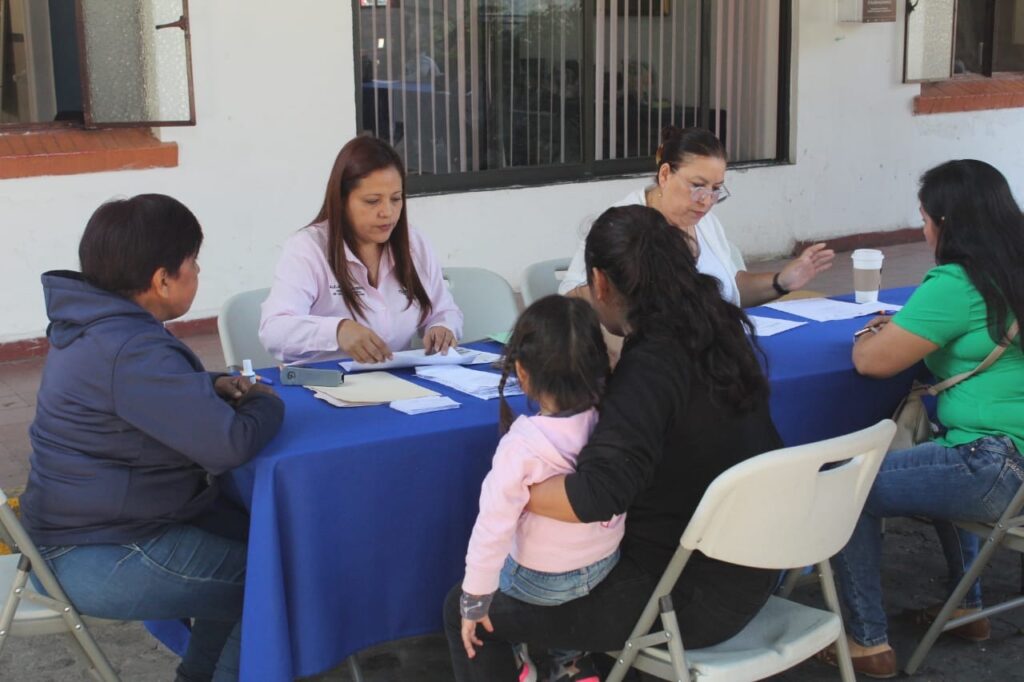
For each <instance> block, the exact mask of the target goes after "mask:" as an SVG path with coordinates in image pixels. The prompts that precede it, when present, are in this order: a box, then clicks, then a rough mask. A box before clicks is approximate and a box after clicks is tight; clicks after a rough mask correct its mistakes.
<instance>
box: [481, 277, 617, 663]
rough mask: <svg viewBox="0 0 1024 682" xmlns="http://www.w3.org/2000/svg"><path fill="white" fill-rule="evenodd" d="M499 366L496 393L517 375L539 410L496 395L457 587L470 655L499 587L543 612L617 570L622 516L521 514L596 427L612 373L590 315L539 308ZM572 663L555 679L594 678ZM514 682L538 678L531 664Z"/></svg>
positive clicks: (564, 656)
mask: <svg viewBox="0 0 1024 682" xmlns="http://www.w3.org/2000/svg"><path fill="white" fill-rule="evenodd" d="M504 363H505V374H504V376H503V377H502V382H501V387H502V388H504V384H505V379H506V378H507V377H508V375H509V374H510V373H511V372H512V371H513V370H514V371H515V373H516V375H517V377H518V379H519V383H520V386H521V387H522V389H523V391H524V392H525V393H526V395H527V397H529V398H530V399H531V400H533V401H534V402H536V403H538V404H539V406H540V413H539V414H537V415H534V416H526V415H522V416H519V417H518V418H516V419H515V421H514V422H513V421H512V418H513V414H512V411H511V409H510V408H509V406H508V404H507V403H506V402H505V399H504V396H502V399H501V428H502V431H504V432H505V435H504V436H503V437H502V439H501V442H500V443H498V449H497V451H496V452H495V454H494V460H493V462H492V464H491V471H490V473H488V474H487V477H486V478H485V479H484V482H483V487H482V489H481V492H480V513H479V515H478V516H477V519H476V525H475V526H473V534H472V536H471V537H470V540H469V549H468V551H467V553H466V575H465V577H464V579H463V581H462V600H461V607H462V617H463V620H462V636H463V642H464V643H465V644H466V648H467V651H472V644H473V643H474V640H475V639H476V637H475V632H476V625H477V623H483V625H484V627H488V626H489V625H490V620H489V619H488V617H487V611H488V608H489V606H490V603H491V598H492V596H493V594H494V592H495V591H496V590H498V589H500V590H501V591H502V592H504V593H505V594H507V595H509V596H511V597H515V598H516V599H520V600H522V601H525V602H527V603H530V604H539V605H542V606H555V605H558V604H563V603H565V602H567V601H571V600H572V599H576V598H578V597H582V596H584V595H586V594H588V593H589V592H590V591H591V590H592V589H593V588H594V587H595V586H596V585H597V584H598V583H599V582H601V580H603V579H604V578H605V576H607V575H608V573H609V572H610V571H611V569H612V568H613V567H614V566H615V563H616V562H617V561H618V558H619V542H620V541H621V540H622V534H623V530H624V528H623V526H624V523H623V520H624V519H623V517H616V518H614V519H612V520H611V521H608V522H604V523H586V524H583V523H568V522H565V521H557V520H555V519H551V518H548V517H544V516H538V515H536V514H532V513H530V512H528V511H526V510H525V507H526V504H527V502H529V499H530V486H531V485H533V484H535V483H539V482H541V481H543V480H545V479H548V478H550V477H552V476H555V475H558V474H568V473H572V472H573V471H574V470H575V467H576V457H577V455H578V454H579V452H580V450H581V449H582V448H583V446H584V445H586V443H587V440H588V439H589V438H590V433H591V431H593V429H594V425H595V424H596V423H597V409H596V407H595V405H596V404H597V402H598V400H599V398H600V396H601V393H602V391H603V389H604V384H605V381H606V380H607V377H608V371H609V370H608V353H607V350H606V348H605V344H604V340H603V339H602V337H601V328H600V325H599V324H598V320H597V315H596V314H595V313H594V310H593V309H592V308H591V307H590V305H589V304H588V303H587V302H586V301H584V300H582V299H577V298H565V297H562V296H548V297H546V298H542V299H540V300H538V301H536V302H535V303H533V305H531V306H530V307H528V308H527V309H526V310H525V311H523V313H522V315H520V317H519V319H518V320H517V321H516V326H515V328H514V329H513V331H512V336H511V338H510V339H509V342H508V344H507V345H506V348H505V358H504ZM575 658H576V656H575V654H574V652H569V653H566V652H560V654H559V655H556V663H559V664H560V665H562V667H563V669H564V670H563V672H566V671H568V674H565V675H564V676H562V677H559V679H565V680H579V681H583V680H591V679H594V680H596V679H597V678H596V676H594V675H592V674H591V673H590V672H589V671H584V670H582V669H580V670H577V666H576V665H575V663H576V661H575V660H574V659H575ZM524 659H525V655H524ZM583 667H584V666H583V665H580V666H579V668H583ZM520 679H521V680H527V679H530V680H532V679H535V677H534V672H533V670H532V666H530V665H529V664H528V659H525V660H524V668H523V673H522V674H521V676H520Z"/></svg>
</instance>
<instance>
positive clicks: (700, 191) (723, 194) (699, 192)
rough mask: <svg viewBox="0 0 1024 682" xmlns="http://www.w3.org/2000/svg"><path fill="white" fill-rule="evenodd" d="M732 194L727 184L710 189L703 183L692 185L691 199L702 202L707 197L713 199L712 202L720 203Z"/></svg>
mask: <svg viewBox="0 0 1024 682" xmlns="http://www.w3.org/2000/svg"><path fill="white" fill-rule="evenodd" d="M729 196H730V194H729V190H727V189H726V188H725V185H719V186H718V188H716V189H710V188H708V187H703V186H701V185H690V199H692V200H693V201H695V202H697V203H698V204H699V203H702V202H703V201H704V200H705V199H709V198H710V199H711V203H712V204H720V203H722V202H723V201H725V200H726V199H728V198H729Z"/></svg>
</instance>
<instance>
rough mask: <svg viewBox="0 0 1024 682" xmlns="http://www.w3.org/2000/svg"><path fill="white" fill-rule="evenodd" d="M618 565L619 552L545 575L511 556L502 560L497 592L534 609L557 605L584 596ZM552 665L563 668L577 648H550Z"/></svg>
mask: <svg viewBox="0 0 1024 682" xmlns="http://www.w3.org/2000/svg"><path fill="white" fill-rule="evenodd" d="M618 562H619V550H615V551H614V552H612V553H611V554H609V555H608V556H606V557H605V558H604V559H601V560H599V561H595V562H594V563H592V564H590V565H589V566H584V567H583V568H577V569H575V570H573V571H566V572H565V573H545V572H543V571H534V570H533V569H530V568H526V567H525V566H520V565H519V563H517V562H516V561H515V560H514V559H513V558H512V557H511V556H510V557H508V558H507V559H505V565H504V566H502V568H501V576H500V577H499V579H498V589H499V590H501V591H502V592H503V593H504V594H507V595H508V596H510V597H513V598H515V599H518V600H519V601H522V602H526V603H527V604H535V605H537V606H558V605H559V604H564V603H566V602H567V601H572V600H573V599H578V598H580V597H585V596H586V595H588V594H590V591H591V590H592V589H594V588H595V587H597V585H598V583H600V582H601V581H602V580H604V579H605V578H606V577H607V576H608V574H609V573H611V571H612V569H613V568H615V564H617V563H618ZM549 653H550V655H551V657H552V659H553V660H554V662H555V664H556V665H565V664H567V663H568V662H570V661H572V660H573V659H574V658H576V657H577V656H579V655H580V654H581V653H582V652H581V651H579V650H578V649H551V651H550V652H549Z"/></svg>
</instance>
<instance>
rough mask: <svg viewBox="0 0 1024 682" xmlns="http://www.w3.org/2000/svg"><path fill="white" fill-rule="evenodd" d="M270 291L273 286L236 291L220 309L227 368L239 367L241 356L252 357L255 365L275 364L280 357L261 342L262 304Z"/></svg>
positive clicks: (218, 324) (242, 358) (244, 357)
mask: <svg viewBox="0 0 1024 682" xmlns="http://www.w3.org/2000/svg"><path fill="white" fill-rule="evenodd" d="M269 295H270V289H253V290H252V291H243V292H242V293H240V294H235V295H234V296H232V297H231V298H229V299H228V300H227V301H225V302H224V305H223V306H222V307H221V309H220V315H218V316H217V331H218V332H219V333H220V346H221V348H222V349H223V350H224V363H225V364H226V365H227V367H228V369H235V370H240V369H241V368H242V360H244V359H246V358H249V359H251V360H252V366H253V367H256V368H260V367H274V366H276V365H277V364H278V361H277V359H276V358H275V357H274V356H272V355H271V354H270V353H268V352H267V349H266V348H264V347H263V345H262V344H261V343H260V337H259V328H260V305H262V303H263V301H265V300H266V299H267V296H269Z"/></svg>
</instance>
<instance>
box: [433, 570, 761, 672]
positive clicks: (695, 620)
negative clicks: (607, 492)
mask: <svg viewBox="0 0 1024 682" xmlns="http://www.w3.org/2000/svg"><path fill="white" fill-rule="evenodd" d="M701 559H702V560H703V561H701ZM737 571H740V572H741V573H740V574H738V575H741V576H742V578H741V579H740V580H739V581H738V583H739V584H737V581H731V580H729V579H728V578H727V576H728V575H729V574H736V573H737ZM776 576H777V573H775V572H769V571H753V570H752V569H740V568H739V567H738V566H725V565H724V564H720V563H718V562H715V561H709V560H707V559H705V558H704V557H694V560H692V561H691V562H690V565H689V566H687V568H686V569H685V570H684V571H683V575H682V577H681V578H680V580H679V582H678V583H677V584H676V588H675V589H674V590H673V591H672V599H673V603H674V605H675V609H676V616H677V617H678V619H679V627H680V630H681V631H682V636H683V644H684V645H685V646H687V647H693V648H699V647H704V646H710V645H711V644H716V643H718V642H721V641H724V640H726V639H728V638H729V637H732V636H733V635H734V634H736V633H737V632H739V631H740V630H742V629H743V627H744V626H745V625H746V624H747V623H748V622H750V619H751V618H753V616H754V615H755V614H756V613H757V612H758V610H760V608H761V606H763V605H764V602H765V601H766V600H767V598H768V595H769V594H770V593H771V590H772V588H773V587H774V585H775V582H776ZM659 577H660V575H657V576H652V575H650V574H649V573H647V572H645V571H644V570H643V569H642V568H641V567H640V566H638V565H637V564H636V562H635V561H633V560H631V559H630V557H628V556H623V557H622V559H620V560H619V563H618V565H616V567H615V568H614V569H613V570H612V572H611V573H609V574H608V577H607V578H605V579H604V581H602V582H601V584H600V585H598V586H597V587H596V588H595V589H594V591H593V592H591V593H590V594H589V595H587V596H586V597H580V598H579V599H574V600H573V601H571V602H567V603H565V604H562V605H560V606H534V605H532V604H527V603H525V602H521V601H519V600H517V599H513V598H511V597H507V596H505V595H504V594H502V593H500V592H499V593H497V594H495V595H494V601H493V602H492V604H491V608H490V613H489V615H490V618H491V623H492V624H493V625H494V632H493V633H491V632H487V631H486V630H484V628H483V627H478V628H477V636H478V637H479V638H480V639H481V640H482V641H483V642H484V645H483V646H482V647H476V657H475V658H473V659H472V660H470V659H469V658H468V657H467V656H466V651H465V648H464V647H463V645H462V636H461V622H462V620H461V616H460V615H459V595H460V594H461V592H462V588H461V586H460V585H456V586H455V587H453V588H452V590H451V591H450V592H449V593H448V597H447V599H445V605H444V623H445V635H446V636H447V637H448V649H449V652H450V653H451V657H452V666H453V668H454V669H455V679H456V680H458V682H505V681H507V682H516V680H517V679H518V671H517V670H516V665H515V659H514V658H513V655H512V644H514V643H519V642H525V643H527V644H528V645H529V646H530V647H531V648H534V649H535V650H546V649H577V650H583V651H611V650H618V649H621V648H622V645H623V644H624V643H625V641H626V638H627V637H629V634H630V632H632V630H633V627H634V626H635V625H636V622H637V620H639V618H640V613H641V611H643V609H644V606H645V605H646V604H647V600H648V599H650V597H651V593H652V592H653V591H654V587H655V585H656V584H657V581H658V578H659ZM723 578H725V579H723ZM656 627H657V625H656Z"/></svg>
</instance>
